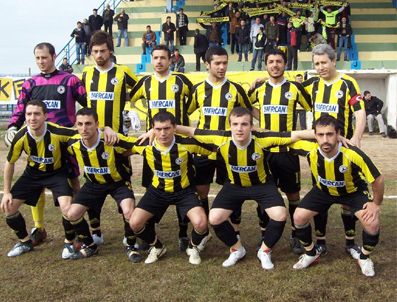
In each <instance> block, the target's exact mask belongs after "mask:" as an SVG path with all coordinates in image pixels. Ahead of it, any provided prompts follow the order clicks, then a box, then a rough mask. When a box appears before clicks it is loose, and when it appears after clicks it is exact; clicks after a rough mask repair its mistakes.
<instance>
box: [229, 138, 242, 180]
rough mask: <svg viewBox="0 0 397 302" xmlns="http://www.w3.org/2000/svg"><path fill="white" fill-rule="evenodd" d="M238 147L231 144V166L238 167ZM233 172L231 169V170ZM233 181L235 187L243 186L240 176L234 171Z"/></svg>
mask: <svg viewBox="0 0 397 302" xmlns="http://www.w3.org/2000/svg"><path fill="white" fill-rule="evenodd" d="M237 153H238V151H237V147H236V145H235V144H233V143H230V144H229V150H228V156H229V165H232V166H238V159H237V158H238V157H237ZM230 170H231V169H230ZM231 171H232V170H231ZM232 175H233V179H231V181H234V184H235V185H238V186H241V179H240V175H239V174H238V173H237V172H234V171H232Z"/></svg>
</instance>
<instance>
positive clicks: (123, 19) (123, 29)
mask: <svg viewBox="0 0 397 302" xmlns="http://www.w3.org/2000/svg"><path fill="white" fill-rule="evenodd" d="M129 18H130V17H129V16H128V14H126V12H125V9H123V10H122V11H121V13H119V14H117V15H116V17H114V20H115V21H116V22H117V28H118V29H119V32H118V34H117V45H116V47H120V45H121V37H123V38H124V46H125V47H127V46H128V32H127V31H128V19H129Z"/></svg>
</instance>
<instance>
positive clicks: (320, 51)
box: [312, 44, 336, 61]
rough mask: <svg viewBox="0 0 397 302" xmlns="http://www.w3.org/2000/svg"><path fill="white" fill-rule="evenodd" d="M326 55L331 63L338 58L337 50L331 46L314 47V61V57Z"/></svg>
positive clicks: (320, 45)
mask: <svg viewBox="0 0 397 302" xmlns="http://www.w3.org/2000/svg"><path fill="white" fill-rule="evenodd" d="M325 54H326V55H327V56H328V58H329V59H330V60H331V61H334V60H335V58H336V53H335V50H334V49H333V48H332V47H331V46H330V45H329V44H318V45H316V46H314V47H313V50H312V59H313V57H314V56H322V55H325Z"/></svg>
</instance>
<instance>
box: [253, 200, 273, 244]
mask: <svg viewBox="0 0 397 302" xmlns="http://www.w3.org/2000/svg"><path fill="white" fill-rule="evenodd" d="M256 214H257V215H258V218H259V226H260V228H261V233H262V238H263V237H265V234H266V228H267V225H268V224H269V221H270V218H269V215H267V213H266V211H261V207H260V206H257V207H256Z"/></svg>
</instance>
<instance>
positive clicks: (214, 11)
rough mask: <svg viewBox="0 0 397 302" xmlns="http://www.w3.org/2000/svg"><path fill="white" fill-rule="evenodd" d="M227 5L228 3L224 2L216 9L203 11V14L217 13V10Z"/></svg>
mask: <svg viewBox="0 0 397 302" xmlns="http://www.w3.org/2000/svg"><path fill="white" fill-rule="evenodd" d="M226 6H227V3H222V4H221V5H219V6H218V7H217V8H216V9H214V10H211V11H209V12H203V15H204V16H209V15H211V14H213V13H216V12H217V11H220V10H222V9H223V8H225V7H226Z"/></svg>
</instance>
